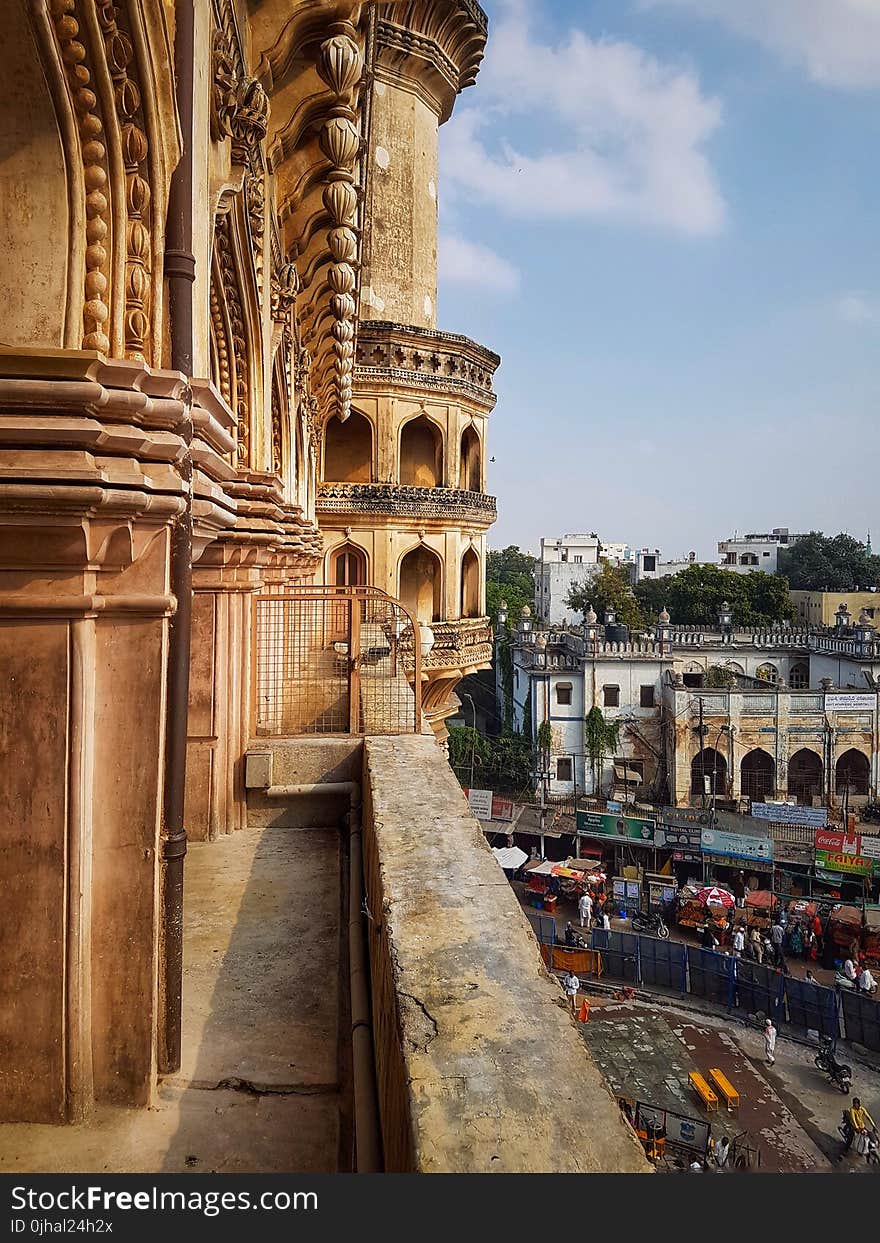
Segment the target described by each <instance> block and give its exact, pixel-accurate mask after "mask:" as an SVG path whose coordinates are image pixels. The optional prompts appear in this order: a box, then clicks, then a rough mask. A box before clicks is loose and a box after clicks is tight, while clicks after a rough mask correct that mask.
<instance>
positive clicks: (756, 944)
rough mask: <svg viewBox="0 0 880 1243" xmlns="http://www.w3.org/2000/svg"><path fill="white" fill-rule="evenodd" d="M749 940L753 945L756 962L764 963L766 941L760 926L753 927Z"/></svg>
mask: <svg viewBox="0 0 880 1243" xmlns="http://www.w3.org/2000/svg"><path fill="white" fill-rule="evenodd" d="M749 942H750V944H751V947H752V955H753V957H754V959H755V962H757V963H759V964H760V963H762V962H763V961H764V941H763V939H762V937H761V930H760V928H753V929H752V931H751V932H750V933H749Z"/></svg>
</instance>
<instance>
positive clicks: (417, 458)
mask: <svg viewBox="0 0 880 1243" xmlns="http://www.w3.org/2000/svg"><path fill="white" fill-rule="evenodd" d="M400 482H401V484H403V485H404V486H407V487H412V488H439V487H440V485H441V484H442V482H443V437H442V436H441V435H440V429H439V428H438V427H435V425H434V424H433V423H432V422H431V420H430V419H428V418H426V417H425V415H423V414H420V415H419V417H418V418H417V419H411V420H410V422H409V423H405V424H404V426H403V429H402V431H401V433H400Z"/></svg>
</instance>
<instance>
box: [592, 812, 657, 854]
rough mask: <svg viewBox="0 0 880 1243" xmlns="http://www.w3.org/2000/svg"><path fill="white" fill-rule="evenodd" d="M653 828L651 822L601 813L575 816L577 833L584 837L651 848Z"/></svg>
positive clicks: (654, 825)
mask: <svg viewBox="0 0 880 1243" xmlns="http://www.w3.org/2000/svg"><path fill="white" fill-rule="evenodd" d="M655 828H656V824H655V822H654V821H653V820H636V819H634V818H633V817H632V816H613V815H608V814H606V813H604V812H601V811H579V812H578V814H577V831H578V833H582V834H583V835H584V836H586V837H616V838H623V839H624V840H626V841H630V842H643V843H644V844H645V845H646V846H653V845H654V829H655Z"/></svg>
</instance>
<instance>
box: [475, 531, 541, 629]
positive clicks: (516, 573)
mask: <svg viewBox="0 0 880 1243" xmlns="http://www.w3.org/2000/svg"><path fill="white" fill-rule="evenodd" d="M534 569H535V558H534V557H531V556H529V554H528V553H524V552H520V550H519V549H518V548H517V547H516V545H515V544H509V545H508V546H507V548H503V549H501V550H500V551H493V552H490V553H489V555H488V557H487V558H486V608H487V609H488V610H489V616H490V617H491V618H492V620H493V622H494V621H495V618H496V617H497V616H498V608H499V605H500V604H501V601H502V600H506V601H507V617H508V620H507V629H508V631H510V630H511V629H512V628H513V627H514V626H515V625H516V624H517V622H518V621H519V616H520V614H521V612H522V610H523V606H524V605H526V604H527V605H528V606H529V608H532V607H533V605H534V600H535V580H534Z"/></svg>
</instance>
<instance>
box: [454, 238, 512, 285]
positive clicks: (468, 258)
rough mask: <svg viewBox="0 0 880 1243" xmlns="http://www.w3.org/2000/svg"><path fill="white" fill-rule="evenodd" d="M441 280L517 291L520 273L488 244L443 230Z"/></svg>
mask: <svg viewBox="0 0 880 1243" xmlns="http://www.w3.org/2000/svg"><path fill="white" fill-rule="evenodd" d="M438 252H439V257H438V268H439V274H440V279H441V280H442V281H445V282H449V283H450V284H456V285H479V286H480V288H482V289H491V290H494V291H495V292H497V293H515V292H516V290H517V289H518V288H519V272H518V271H517V269H516V268H515V267H514V266H513V264H512V263H508V261H507V260H506V259H503V258H502V257H501V255H496V253H495V251H494V250H490V249H489V247H488V246H481V245H480V243H479V242H469V241H467V240H466V239H465V238H463V237H459V236H458V235H457V234H454V233H441V234H440V237H439V241H438Z"/></svg>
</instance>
